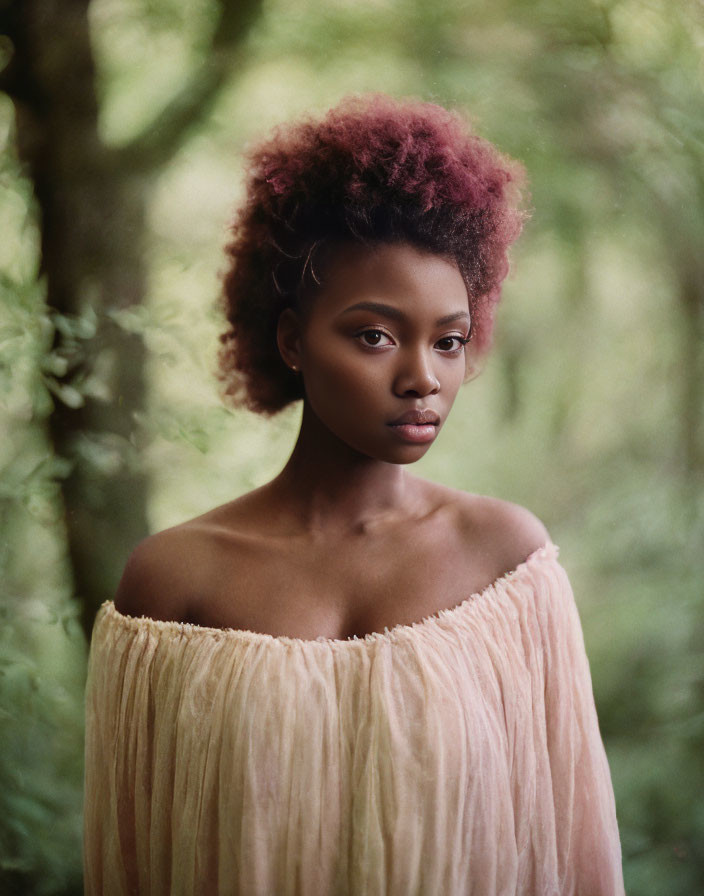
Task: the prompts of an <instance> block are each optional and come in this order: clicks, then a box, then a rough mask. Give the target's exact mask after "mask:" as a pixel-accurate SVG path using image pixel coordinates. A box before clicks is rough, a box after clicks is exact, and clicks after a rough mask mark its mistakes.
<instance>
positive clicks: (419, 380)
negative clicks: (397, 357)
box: [394, 351, 440, 397]
mask: <svg viewBox="0 0 704 896" xmlns="http://www.w3.org/2000/svg"><path fill="white" fill-rule="evenodd" d="M439 391H440V381H439V380H438V378H437V377H436V375H435V371H434V370H433V367H432V364H431V361H430V358H429V357H428V356H427V354H426V352H424V351H417V352H414V353H413V354H410V355H407V356H406V357H405V358H403V359H402V363H401V365H400V367H399V370H398V372H397V375H396V379H395V381H394V392H395V393H396V395H399V396H402V395H417V396H419V397H424V396H425V395H435V394H436V393H437V392H439Z"/></svg>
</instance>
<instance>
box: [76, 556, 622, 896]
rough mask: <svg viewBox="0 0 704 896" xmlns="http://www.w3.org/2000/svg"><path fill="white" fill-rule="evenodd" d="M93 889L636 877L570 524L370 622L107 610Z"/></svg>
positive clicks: (543, 892) (515, 886)
mask: <svg viewBox="0 0 704 896" xmlns="http://www.w3.org/2000/svg"><path fill="white" fill-rule="evenodd" d="M86 710H87V719H86V723H87V730H86V771H85V786H86V790H85V793H86V797H85V834H84V866H85V881H86V883H85V886H86V893H87V894H91V896H92V894H106V896H108V894H109V896H122V894H140V896H147V894H149V896H164V894H183V896H193V894H201V893H203V894H205V893H207V894H214V896H216V894H220V896H225V894H242V896H289V894H290V896H293V894H300V896H317V894H326V896H328V894H329V896H346V894H349V896H362V894H366V896H381V894H394V896H413V894H417V896H460V894H462V896H465V894H467V896H469V894H471V896H499V894H501V896H508V894H514V896H518V894H526V896H527V894H536V896H558V894H559V896H563V894H564V896H566V894H574V896H616V894H623V880H622V872H621V854H620V844H619V835H618V828H617V825H616V814H615V807H614V796H613V791H612V786H611V779H610V775H609V768H608V765H607V760H606V755H605V752H604V748H603V744H602V741H601V737H600V733H599V727H598V722H597V716H596V711H595V708H594V700H593V696H592V686H591V679H590V674H589V666H588V662H587V658H586V654H585V650H584V641H583V637H582V631H581V627H580V623H579V618H578V614H577V609H576V606H575V603H574V599H573V596H572V591H571V588H570V584H569V581H568V578H567V575H566V573H565V572H564V570H563V568H562V566H561V565H560V564H559V563H558V560H557V548H556V547H555V545H553V544H548V545H546V546H545V547H543V548H541V549H539V550H538V551H536V552H534V553H533V554H531V555H530V557H529V558H528V559H527V560H526V561H525V562H524V563H522V564H521V565H520V566H518V567H517V568H516V569H515V570H514V571H513V572H511V573H509V574H507V575H506V576H503V577H502V578H501V579H499V580H497V581H496V582H494V583H493V584H492V585H490V586H489V587H487V588H486V589H484V591H482V592H481V593H478V594H474V595H471V596H469V597H468V598H467V599H466V600H464V601H463V602H462V603H461V604H459V605H458V606H456V607H454V608H452V609H449V610H442V611H440V612H439V613H438V614H436V615H434V616H430V617H427V618H425V619H423V620H422V621H421V622H418V623H415V624H414V625H399V626H396V627H394V628H392V629H390V630H386V631H384V632H383V633H376V634H372V635H367V636H366V637H364V638H357V639H351V640H346V641H343V640H331V639H323V638H320V639H318V640H316V641H306V640H301V639H295V638H285V637H273V636H271V635H265V634H260V633H254V632H247V631H239V630H233V629H223V630H221V629H213V628H205V627H200V626H196V625H189V624H185V623H176V622H163V621H156V620H153V619H149V618H145V617H142V618H133V617H129V616H123V615H121V614H120V613H119V612H118V611H117V610H116V609H115V607H114V604H113V603H112V602H111V601H108V602H106V603H105V604H103V606H102V608H101V610H100V612H99V614H98V617H97V619H96V623H95V628H94V631H93V640H92V644H91V653H90V662H89V677H88V684H87V691H86Z"/></svg>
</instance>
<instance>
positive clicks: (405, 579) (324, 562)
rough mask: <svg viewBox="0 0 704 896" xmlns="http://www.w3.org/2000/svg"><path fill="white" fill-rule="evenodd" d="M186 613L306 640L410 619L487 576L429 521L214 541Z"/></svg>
mask: <svg viewBox="0 0 704 896" xmlns="http://www.w3.org/2000/svg"><path fill="white" fill-rule="evenodd" d="M212 569H213V575H212V576H211V577H210V581H209V584H208V587H207V588H206V589H205V593H204V594H203V595H202V596H201V597H200V598H199V601H198V604H197V608H196V614H194V618H193V619H192V620H191V621H193V622H197V623H198V624H200V625H211V626H215V627H227V628H235V629H249V630H251V631H258V632H264V633H268V634H272V635H277V636H280V635H287V636H289V637H294V638H305V639H312V640H314V639H315V638H317V637H318V636H320V635H322V636H324V637H327V638H337V639H345V638H348V637H352V636H353V635H357V636H358V637H362V636H363V635H365V634H368V633H370V632H380V631H384V629H385V628H389V629H390V628H393V627H394V626H396V625H409V624H411V623H413V622H418V621H420V620H421V619H423V618H425V617H427V616H430V615H434V614H436V613H437V612H439V611H440V610H442V609H446V608H451V607H454V606H456V605H457V604H459V603H461V602H462V601H463V600H464V599H466V598H467V597H468V596H469V595H470V594H472V593H474V592H477V591H480V590H482V589H483V588H484V587H485V586H486V585H487V584H488V583H489V582H491V581H493V579H494V578H495V575H494V570H493V569H492V567H491V563H490V562H489V559H488V558H486V557H483V556H482V555H481V554H480V553H478V552H472V551H469V550H467V546H466V544H463V542H462V539H461V538H460V537H458V535H457V534H455V533H451V532H447V531H438V530H432V529H426V530H425V531H421V530H418V529H416V530H414V531H410V530H406V531H405V532H404V531H401V532H399V533H397V534H395V535H394V536H391V537H389V536H387V537H383V538H369V537H356V536H349V537H347V538H337V539H326V540H321V541H319V542H317V543H302V542H295V541H290V542H286V541H285V540H283V541H279V542H276V543H271V544H248V545H241V544H239V545H234V546H233V545H226V544H225V545H221V546H220V548H219V550H218V551H217V553H216V559H215V562H214V563H213V564H212Z"/></svg>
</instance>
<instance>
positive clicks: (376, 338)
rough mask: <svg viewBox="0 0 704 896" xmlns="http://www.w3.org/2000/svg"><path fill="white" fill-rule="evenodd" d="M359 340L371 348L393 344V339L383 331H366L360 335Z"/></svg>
mask: <svg viewBox="0 0 704 896" xmlns="http://www.w3.org/2000/svg"><path fill="white" fill-rule="evenodd" d="M357 338H358V339H360V340H361V341H362V344H363V345H366V346H368V347H369V348H376V347H378V346H384V345H391V344H392V340H391V337H390V336H388V335H387V334H386V333H385V332H384V331H383V330H364V331H363V332H362V333H359V334H358V336H357Z"/></svg>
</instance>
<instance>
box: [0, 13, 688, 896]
mask: <svg viewBox="0 0 704 896" xmlns="http://www.w3.org/2000/svg"><path fill="white" fill-rule="evenodd" d="M0 25H2V28H1V29H0V30H1V31H2V35H3V36H2V37H0V68H1V69H2V71H1V73H0V147H1V152H2V156H1V161H0V234H1V236H0V515H1V520H2V522H1V525H2V537H1V539H0V580H1V582H2V585H1V592H2V593H1V596H0V892H2V893H32V894H34V893H36V894H79V893H81V892H82V889H81V887H82V884H81V804H82V774H83V755H82V751H83V702H82V701H83V686H84V682H85V669H86V659H87V643H88V637H89V633H90V629H91V625H92V622H93V619H94V616H95V613H96V610H97V608H98V607H99V605H100V603H101V602H102V601H104V600H106V599H109V598H110V597H111V596H112V594H113V592H114V589H115V586H116V585H117V582H118V580H119V577H120V574H121V570H122V567H123V565H124V562H125V560H126V558H127V555H128V553H129V551H130V549H131V548H132V547H133V546H134V544H135V543H136V542H137V541H138V540H139V539H140V538H142V537H143V536H144V535H145V534H147V533H148V532H152V531H156V530H158V529H162V528H164V527H166V526H170V525H173V524H175V523H178V522H181V521H183V520H185V519H187V518H189V517H192V516H194V515H196V514H198V513H201V512H203V511H205V510H207V509H209V508H211V507H213V506H215V505H216V504H219V503H223V502H225V501H228V500H230V499H232V498H233V497H235V496H236V495H237V494H240V493H242V492H244V491H246V490H248V489H250V488H252V487H253V486H256V485H259V484H261V483H263V482H264V481H266V480H267V479H268V478H270V477H271V476H272V475H274V474H275V473H276V472H278V470H279V468H280V467H281V466H282V465H283V463H284V461H285V460H286V458H287V457H288V453H289V451H290V449H291V447H292V444H293V440H294V437H295V434H296V429H297V423H298V411H297V410H295V409H294V410H292V411H291V412H288V411H287V412H284V413H283V414H281V415H279V416H276V417H274V418H272V419H271V420H266V419H263V418H262V419H260V418H257V417H255V416H253V415H251V414H249V413H247V412H232V411H230V410H227V409H226V408H224V407H223V406H222V405H221V403H220V401H219V398H218V390H217V384H216V381H215V378H214V370H215V354H216V349H217V335H218V332H219V330H220V321H219V319H218V314H217V311H216V301H217V296H218V291H219V279H218V278H219V272H220V269H221V266H222V246H223V242H224V239H225V235H226V226H227V223H228V220H229V219H230V217H231V214H232V210H233V208H234V206H235V205H236V203H237V201H238V199H239V198H240V197H241V195H242V182H241V153H242V151H243V149H244V148H245V147H246V145H247V143H248V141H250V140H252V139H255V138H256V137H258V136H260V135H262V134H264V133H265V132H267V131H268V130H269V129H270V128H271V127H272V126H273V125H274V124H276V123H278V122H280V121H283V120H286V119H289V118H291V117H294V116H297V115H300V114H303V113H307V112H322V111H323V110H325V109H326V108H328V107H329V106H331V105H332V104H334V103H335V102H336V101H337V100H338V99H339V98H340V97H341V96H343V95H345V94H347V93H350V92H360V91H367V90H384V91H387V92H389V93H392V94H395V95H399V96H416V97H421V98H423V99H427V100H432V101H437V102H440V103H442V104H446V105H449V106H450V107H453V108H457V109H460V110H463V111H465V112H466V113H468V114H469V115H470V116H471V117H472V119H473V121H474V123H475V128H476V130H477V131H478V132H479V133H480V134H481V135H483V136H485V137H487V138H489V139H490V140H492V141H494V142H496V143H497V144H498V146H499V147H500V148H502V149H503V150H504V151H506V152H508V153H509V154H510V155H513V156H515V157H517V158H519V159H520V160H522V162H523V163H524V164H525V166H526V167H527V169H528V173H529V177H530V181H531V185H532V207H533V213H532V217H531V220H530V222H529V224H528V225H527V227H526V230H525V233H524V235H523V237H522V238H521V240H520V241H519V244H518V245H517V246H516V248H515V250H514V252H513V265H512V273H511V275H510V277H509V280H508V281H507V283H506V288H505V298H504V302H503V305H502V307H501V309H500V312H499V320H498V325H497V333H496V344H495V350H494V352H493V354H492V356H491V357H490V360H489V361H488V364H487V366H486V369H485V371H484V373H483V374H482V376H481V377H480V378H479V379H477V380H476V381H474V382H472V383H470V384H468V385H467V386H466V387H465V388H464V390H463V392H462V393H461V397H460V399H459V400H458V403H457V406H456V409H455V411H454V416H453V417H451V418H450V420H449V422H448V423H447V425H446V427H445V429H444V430H443V433H442V436H441V437H440V439H439V441H438V444H437V445H436V446H435V447H434V449H433V451H431V452H430V453H429V455H428V456H427V457H426V458H424V460H423V461H421V462H420V463H419V464H418V465H417V471H418V472H419V473H421V474H422V475H426V476H427V477H429V478H431V479H434V480H437V481H441V482H445V483H448V484H452V485H455V486H459V487H462V488H465V489H468V490H470V491H475V492H482V493H487V494H493V495H496V496H499V497H502V498H507V499H509V500H513V501H516V502H519V503H522V504H525V505H526V506H528V507H529V508H531V509H532V510H533V511H534V512H535V513H536V514H538V515H539V516H540V517H541V518H542V519H543V520H544V521H545V523H546V525H547V526H548V529H549V530H550V532H551V535H552V538H553V540H554V541H555V542H556V543H557V544H559V545H560V547H561V559H562V562H563V564H564V565H565V567H566V568H567V570H568V572H569V574H570V578H571V580H572V583H573V586H574V590H575V595H576V599H577V603H578V606H579V609H580V613H581V616H582V622H583V627H584V633H585V639H586V644H587V651H588V654H589V657H590V661H591V668H592V674H593V680H594V690H595V695H596V701H597V706H598V711H599V717H600V722H601V727H602V733H603V736H604V740H605V744H606V748H607V752H608V756H609V761H610V764H611V770H612V775H613V782H614V788H615V792H616V801H617V809H618V817H619V824H620V829H621V837H622V844H623V856H624V870H625V878H626V888H627V892H628V893H629V894H631V896H662V894H668V896H678V894H687V896H690V894H695V893H699V892H702V891H701V889H700V887H701V881H702V880H704V798H703V797H702V793H703V785H704V763H703V762H702V756H703V755H704V662H702V660H703V656H702V653H703V647H702V645H703V644H704V586H703V584H702V583H703V582H704V559H703V558H704V427H703V425H702V410H703V404H704V394H703V393H704V338H703V337H704V252H703V251H702V246H703V245H704V101H703V97H702V87H703V84H704V67H703V62H702V52H703V47H704V8H703V7H702V4H701V2H699V0H689V2H688V0H678V2H672V0H601V2H597V0H559V2H558V0H552V2H549V0H544V2H541V0H530V2H528V0H491V2H489V0H475V2H460V0H435V2H433V3H427V2H424V0H328V2H327V3H320V2H315V0H220V2H218V0H93V2H88V0H73V2H71V3H61V2H59V0H0Z"/></svg>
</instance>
